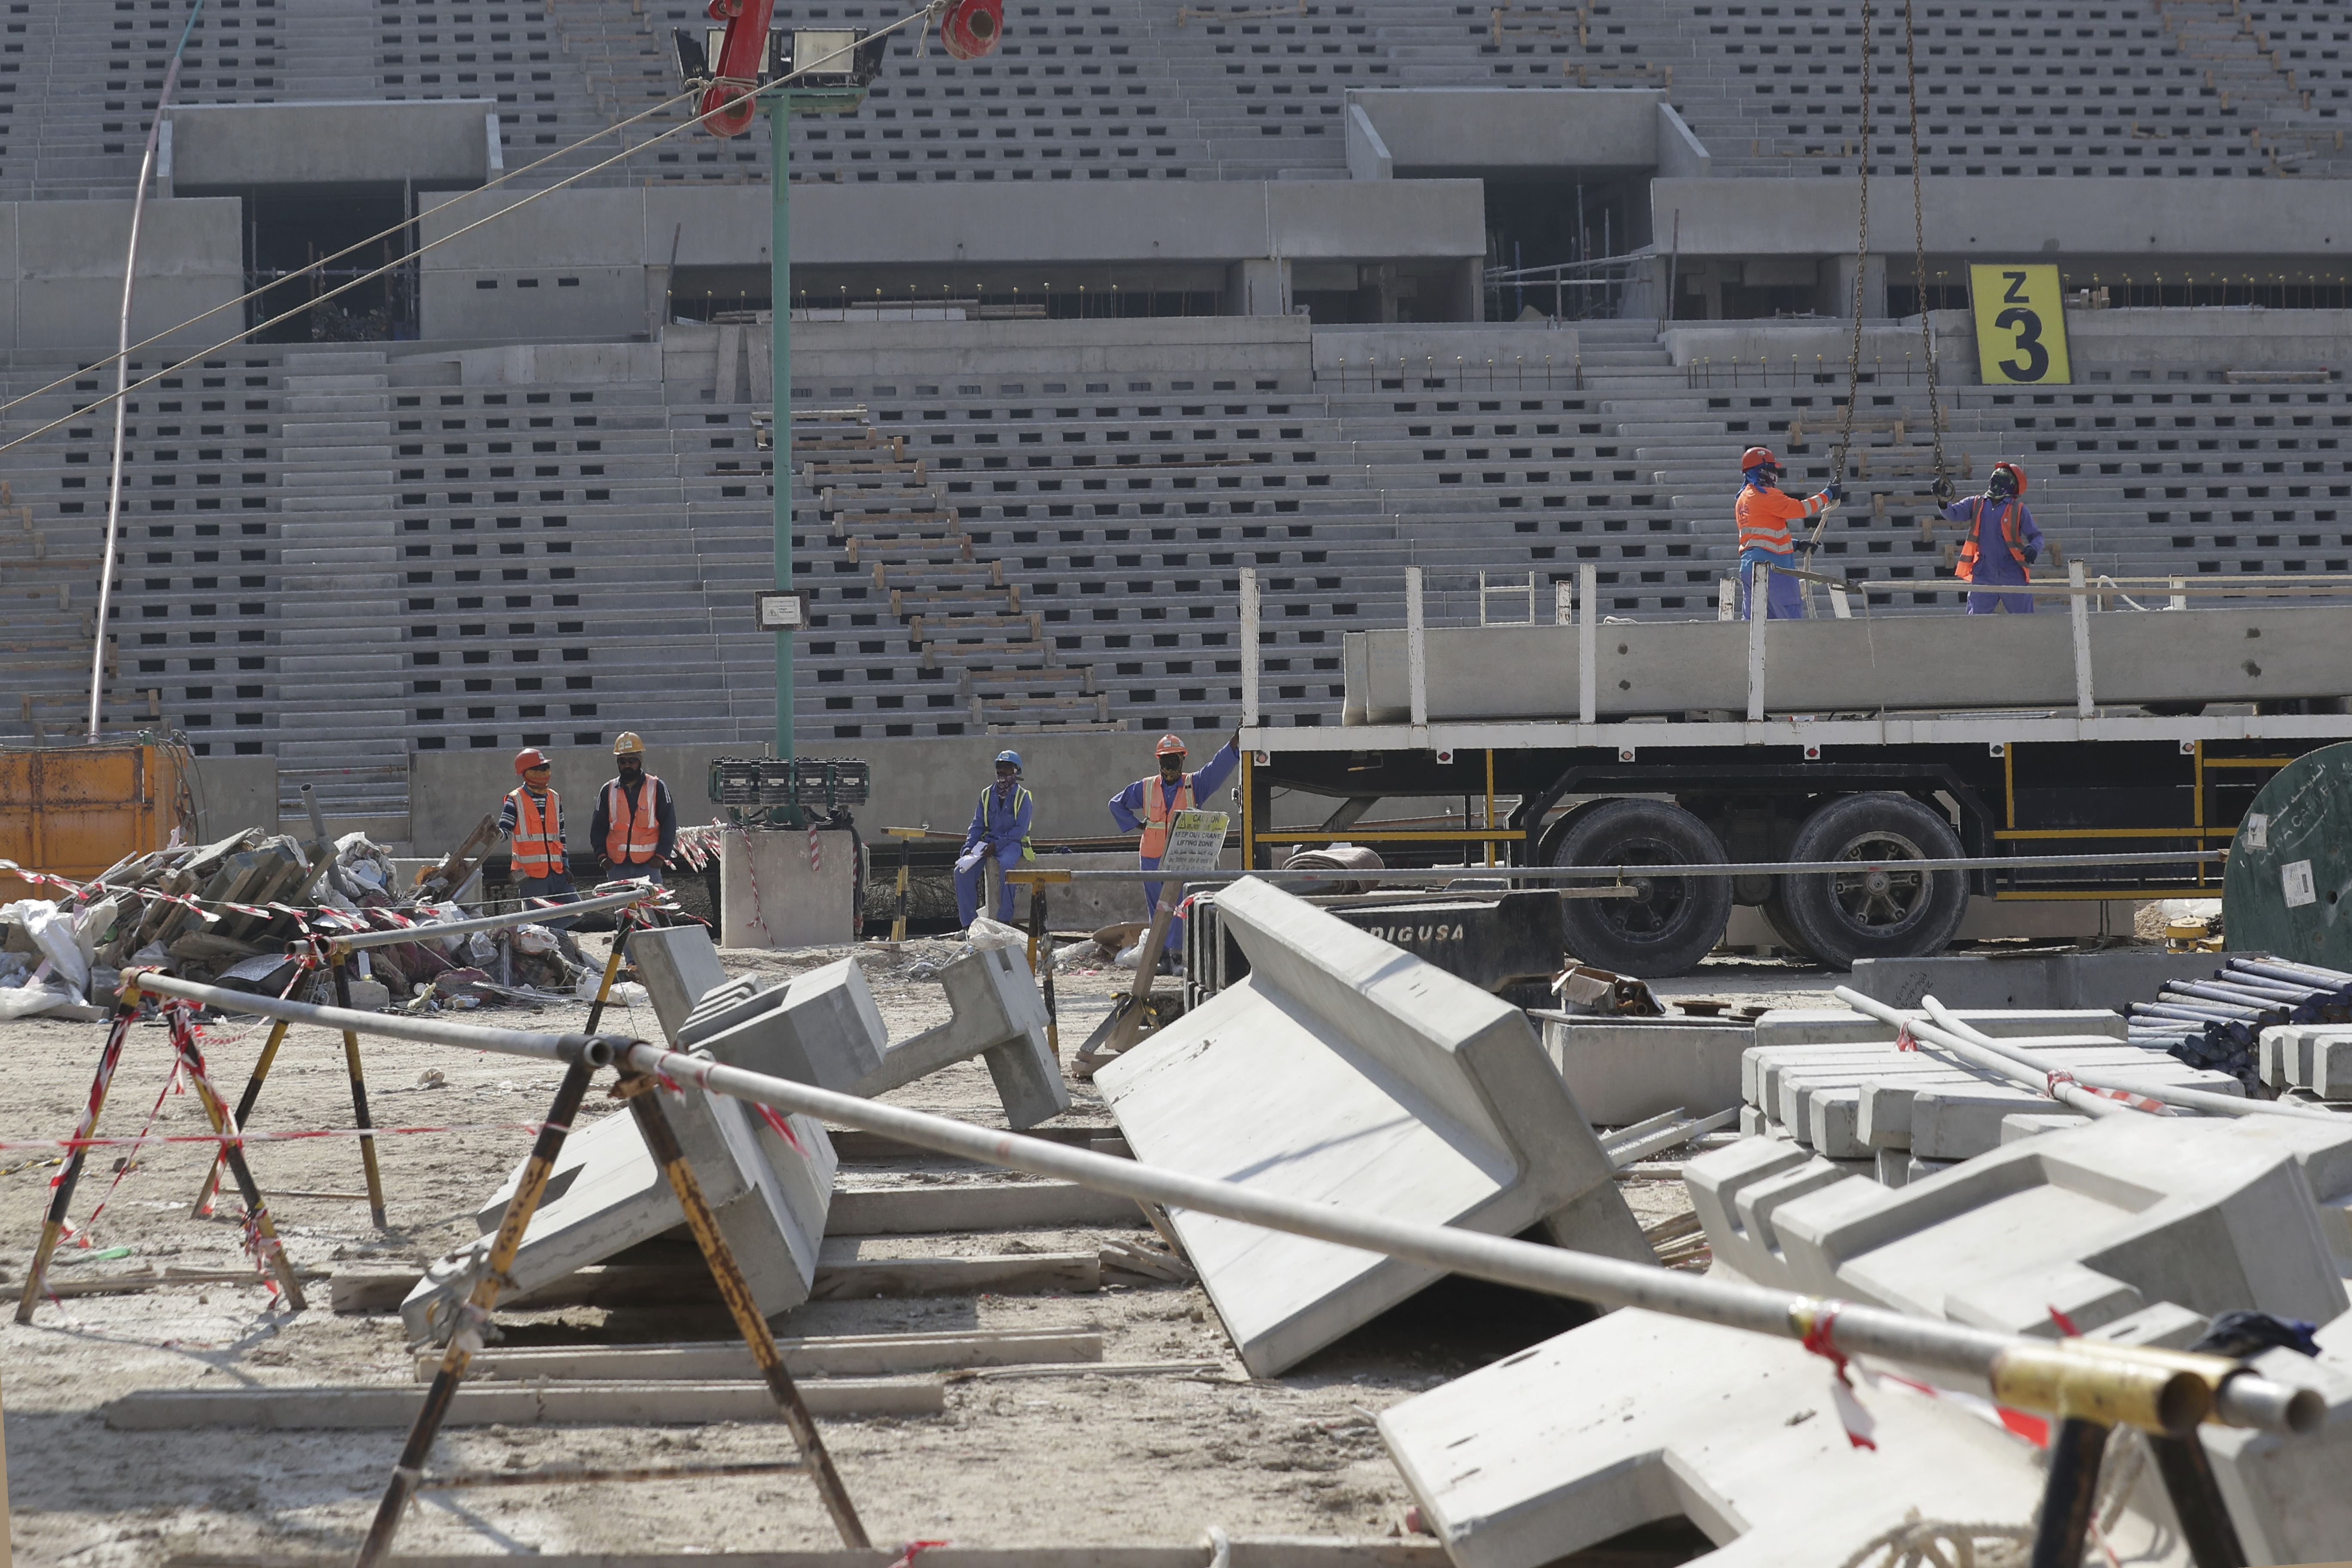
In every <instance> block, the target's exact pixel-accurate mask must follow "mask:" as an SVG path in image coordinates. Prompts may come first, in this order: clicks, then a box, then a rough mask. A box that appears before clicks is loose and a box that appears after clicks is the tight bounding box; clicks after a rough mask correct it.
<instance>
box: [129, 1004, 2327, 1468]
mask: <svg viewBox="0 0 2352 1568" xmlns="http://www.w3.org/2000/svg"><path fill="white" fill-rule="evenodd" d="M138 979H139V983H140V985H141V987H142V989H150V990H153V991H155V992H156V993H157V994H163V995H173V996H185V997H187V998H189V999H190V1000H192V1001H198V1002H210V1003H215V1004H224V1003H226V1004H230V1005H247V1004H249V1005H251V1007H252V1008H253V1010H255V1011H257V1012H259V1013H261V1014H262V1015H263V1016H289V1017H291V1018H293V1020H294V1021H295V1022H298V1023H319V1024H323V1025H325V1026H330V1027H341V1026H342V1024H343V1022H344V1021H345V1020H346V1019H350V1020H352V1021H354V1024H355V1026H357V1027H359V1028H361V1029H363V1030H373V1031H375V1032H377V1033H382V1034H388V1035H394V1036H395V1037H402V1038H410V1039H421V1040H425V1041H428V1042H429V1043H432V1044H436V1045H447V1046H454V1047H459V1048H462V1049H468V1050H491V1051H499V1052H501V1053H503V1054H506V1055H510V1056H522V1057H530V1058H538V1059H541V1060H559V1059H565V1056H564V1053H565V1052H566V1051H567V1050H568V1051H571V1052H575V1053H576V1052H578V1051H580V1050H582V1049H586V1048H598V1049H602V1048H606V1047H609V1045H610V1043H611V1042H609V1041H608V1040H605V1039H591V1038H589V1037H583V1036H578V1035H566V1036H553V1035H537V1034H530V1033H527V1032H525V1031H521V1030H513V1029H489V1028H483V1027H480V1026H474V1025H467V1024H446V1023H437V1022H429V1021H425V1020H420V1019H402V1018H398V1017H395V1016H390V1015H377V1014H345V1013H341V1012H340V1011H339V1010H337V1009H335V1008H331V1007H312V1006H310V1005H305V1004H301V1003H291V1002H280V1001H278V1000H276V999H274V998H270V997H247V996H246V995H244V994H243V993H240V992H228V991H222V990H220V989H219V988H218V987H216V986H211V985H199V984H194V983H193V982H189V981H184V980H174V979H172V978H170V977H169V976H164V975H152V974H141V975H139V976H138ZM615 1059H616V1061H617V1062H618V1064H619V1065H621V1066H622V1067H624V1068H626V1069H627V1070H630V1071H633V1072H639V1073H656V1074H660V1075H664V1076H667V1077H668V1078H670V1079H673V1080H676V1081H677V1082H681V1083H693V1084H695V1085H697V1086H698V1087H700V1088H702V1089H708V1090H709V1091H711V1092H713V1093H719V1094H725V1095H729V1096H731V1097H732V1098H734V1099H737V1100H747V1101H749V1102H751V1103H752V1104H756V1105H766V1106H770V1107H772V1108H773V1109H775V1110H783V1111H788V1112H803V1113H805V1114H808V1115H811V1116H818V1117H822V1118H824V1119H825V1120H826V1121H831V1122H833V1123H835V1124H836V1125H840V1126H845V1127H853V1128H857V1129H859V1130H862V1131H869V1132H878V1133H880V1134H882V1135H884V1136H885V1137H888V1138H893V1139H896V1140H898V1142H902V1143H910V1144H913V1145H914V1146H915V1147H917V1148H920V1149H929V1150H931V1151H933V1152H937V1153H942V1154H951V1155H956V1156H959V1157H961V1158H964V1159H969V1160H976V1161H979V1162H981V1163H984V1164H990V1165H998V1166H1002V1167H1003V1168H1005V1169H1008V1170H1015V1171H1026V1172H1029V1173H1032V1174H1034V1175H1041V1176H1054V1177H1059V1178H1061V1179H1063V1180H1066V1181H1074V1182H1077V1183H1079V1184H1082V1185H1085V1186H1087V1187H1091V1188H1093V1189H1095V1190H1097V1191H1098V1192H1109V1193H1118V1194H1121V1195H1122V1196H1126V1197H1131V1198H1137V1199H1140V1200H1143V1201H1145V1202H1150V1203H1155V1204H1160V1205H1174V1206H1176V1207H1181V1208H1190V1209H1197V1210H1199V1211H1200V1212H1202V1213H1203V1214H1213V1215H1223V1216H1224V1217H1225V1218H1228V1219H1234V1220H1239V1221H1241V1222H1242V1223H1244V1224H1246V1225H1257V1226H1265V1228H1267V1229H1270V1230H1280V1231H1286V1232H1289V1233H1291V1234H1293V1235H1297V1236H1306V1237H1315V1238H1316V1239H1318V1240H1322V1241H1329V1242H1333V1243H1336V1244H1338V1245H1339V1246H1342V1247H1359V1248H1361V1249H1364V1250H1366V1251H1371V1252H1380V1253H1385V1254H1387V1255H1389V1256H1391V1257H1395V1258H1405V1259H1408V1260H1410V1261H1412V1262H1416V1263H1424V1264H1427V1265H1429V1266H1430V1267H1432V1268H1442V1269H1445V1270H1447V1271H1448V1272H1453V1273H1462V1274H1469V1275H1473V1276H1475V1277H1477V1278H1479V1279H1492V1280H1496V1281H1497V1282H1499V1283H1502V1284H1507V1285H1517V1286H1520V1287H1522V1288H1524V1289H1532V1290H1540V1291H1543V1292H1545V1293H1547V1294H1549V1295H1556V1296H1567V1297H1571V1298H1574V1299H1576V1300H1585V1301H1591V1302H1595V1303H1597V1304H1600V1305H1602V1306H1611V1307H1641V1308H1644V1309H1646V1310H1652V1311H1659V1312H1666V1313H1671V1314H1673V1315H1675V1316H1677V1317H1685V1318H1691V1319H1695V1320H1696V1321H1702V1322H1711V1323H1718V1324H1721V1325H1723V1326H1725V1327H1727V1328H1738V1329H1745V1330H1748V1331H1751V1332H1757V1333H1767V1334H1772V1335H1776V1336H1778V1337H1780V1338H1782V1339H1799V1340H1801V1339H1804V1338H1807V1337H1808V1336H1809V1335H1813V1334H1815V1333H1816V1332H1818V1335H1819V1337H1820V1338H1821V1339H1822V1341H1823V1342H1829V1343H1833V1344H1834V1345H1836V1347H1837V1348H1839V1349H1841V1350H1843V1351H1845V1352H1848V1353H1850V1354H1851V1353H1861V1354H1869V1355H1879V1356H1886V1357H1890V1358H1893V1359H1895V1360H1898V1361H1905V1362H1909V1363H1914V1364H1916V1365H1919V1366H1927V1367H1935V1368H1939V1369H1942V1370H1946V1371H1950V1372H1956V1373H1964V1374H1968V1375H1972V1376H1978V1377H1984V1378H1987V1379H1988V1380H1989V1381H1990V1383H1991V1384H1992V1387H1993V1391H1994V1395H1995V1397H1996V1398H1999V1399H2000V1400H2001V1401H2002V1402H2003V1403H2005V1404H2012V1405H2018V1407H2020V1408H2023V1409H2032V1410H2039V1411H2043V1412H2046V1413H2050V1414H2057V1413H2058V1408H2059V1407H2058V1405H2057V1404H2056V1403H2054V1402H2055V1401H2057V1400H2059V1399H2060V1398H2061V1397H2062V1396H2063V1397H2064V1398H2066V1399H2070V1400H2074V1401H2076V1402H2078V1403H2079V1402H2080V1401H2083V1400H2086V1399H2091V1398H2093V1397H2094V1396H2097V1397H2100V1398H2104V1399H2106V1400H2108V1401H2110V1402H2111V1407H2112V1408H2113V1409H2114V1410H2116V1411H2117V1412H2119V1414H2117V1415H2116V1417H2115V1418H2116V1419H2121V1420H2128V1421H2130V1422H2132V1424H2134V1425H2136V1426H2148V1427H2150V1428H2152V1429H2160V1430H2178V1429H2180V1428H2182V1427H2184V1426H2187V1425H2189V1424H2190V1423H2192V1422H2194V1421H2195V1420H2197V1419H2198V1418H2200V1415H2202V1414H2203V1412H2204V1411H2205V1410H2206V1408H2207V1407H2208V1406H2209V1405H2210V1409H2211V1410H2212V1411H2214V1412H2216V1413H2218V1414H2219V1415H2221V1419H2222V1420H2224V1421H2225V1422H2226V1423H2227V1424H2229V1425H2232V1426H2258V1427H2261V1428H2263V1429H2264V1430H2269V1431H2281V1432H2286V1431H2293V1432H2307V1431H2310V1430H2312V1429H2314V1428H2315V1427H2316V1426H2317V1425H2318V1424H2319V1422H2320V1420H2321V1419H2322V1417H2323V1416H2324V1415H2326V1401H2325V1399H2323V1398H2322V1397H2321V1396H2320V1394H2318V1393H2317V1392H2316V1391H2315V1390H2312V1389H2294V1388H2288V1387H2285V1386H2284V1385H2282V1384H2275V1383H2273V1382H2271V1381H2270V1380H2269V1379H2267V1378H2263V1377H2260V1376H2257V1375H2255V1374H2253V1373H2246V1372H2243V1371H2242V1368H2241V1365H2240V1363H2236V1362H2233V1361H2230V1360H2228V1359H2226V1358H2221V1357H2193V1356H2189V1357H2184V1352H2165V1357H2166V1359H2164V1360H2163V1361H2161V1362H2160V1363H2158V1361H2157V1360H2156V1359H2155V1357H2154V1355H2153V1354H2152V1353H2147V1354H2144V1353H2143V1352H2140V1351H2138V1350H2137V1347H2126V1346H2116V1347H2113V1348H2112V1349H2109V1350H2105V1351H2102V1352H2101V1353H2100V1355H2099V1356H2097V1357H2092V1356H2089V1355H2087V1354H2085V1353H2084V1352H2079V1351H2076V1350H2075V1349H2074V1348H2073V1346H2072V1345H2071V1344H2052V1343H2050V1342H2046V1341H2035V1340H2027V1339H2022V1338H2011V1337H2010V1336H2007V1335H2003V1334H1997V1333H1992V1332H1990V1331H1985V1330H1981V1329H1973V1328H1969V1327H1967V1326H1965V1325H1962V1324H1958V1323H1947V1322H1937V1321H1930V1320H1927V1319H1922V1318H1913V1317H1909V1316H1906V1315H1905V1314H1903V1313H1900V1312H1893V1311H1888V1310H1885V1309H1883V1308H1877V1307H1869V1306H1863V1305H1860V1304H1854V1303H1843V1302H1840V1303H1830V1302H1826V1301H1822V1300H1815V1299H1813V1298H1810V1297H1805V1296H1800V1295H1792V1294H1790V1293H1789V1292H1787V1291H1782V1290H1770V1289H1763V1288H1761V1287H1759V1286H1754V1285H1738V1284H1732V1283H1729V1282H1727V1281H1724V1280H1718V1279H1704V1278H1701V1277H1697V1276H1693V1275H1686V1274H1679V1273H1676V1272H1675V1271H1673V1270H1670V1269H1664V1268H1656V1267H1654V1266H1646V1265H1643V1264H1637V1263H1626V1262H1621V1261H1619V1260H1617V1259H1614V1258H1600V1257H1595V1256H1591V1255H1590V1254H1585V1253H1579V1252H1573V1251H1570V1250H1569V1249H1567V1248H1564V1247H1544V1246H1538V1245H1537V1244H1535V1243H1532V1242H1522V1241H1516V1240H1513V1239H1511V1238H1509V1237H1498V1236H1482V1235H1478V1234H1476V1233H1475V1232H1471V1231H1465V1230H1459V1229H1455V1228H1454V1227H1452V1226H1433V1225H1423V1224H1420V1223H1417V1222H1414V1221H1411V1220H1399V1219H1391V1218H1389V1217H1388V1216H1386V1215H1377V1214H1370V1213H1366V1212H1364V1211H1361V1210H1355V1209H1347V1208H1341V1207H1339V1206H1337V1205H1330V1204H1319V1203H1309V1202H1307V1201H1304V1200H1301V1199H1297V1198H1288V1197H1281V1196H1277V1195H1276V1194H1268V1193H1256V1192H1252V1191H1250V1190H1249V1189H1248V1188H1246V1187H1242V1186H1238V1185H1236V1184H1232V1183H1229V1182H1221V1181H1215V1180H1212V1179H1209V1178H1205V1177H1201V1176H1193V1175H1189V1174H1186V1173H1183V1172H1181V1171H1171V1170H1167V1169H1164V1168H1162V1167H1159V1166H1154V1165H1147V1164H1144V1163H1140V1162H1138V1161H1135V1160H1125V1159H1117V1158H1114V1157H1112V1156H1110V1155H1107V1154H1096V1153H1093V1152H1088V1151H1086V1150H1082V1149H1076V1148H1070V1147H1066V1146H1065V1145H1062V1144H1058V1143H1052V1142H1046V1141H1045V1140H1043V1139H1036V1138H1025V1137H1023V1136H1021V1135H1020V1134H1018V1133H1012V1132H1003V1131H994V1130H992V1129H989V1128H984V1127H974V1126H971V1125H970V1124H968V1123H965V1122H961V1121H953V1120H951V1119H950V1118H947V1117H944V1116H932V1115H929V1114H927V1113H925V1112H922V1111H918V1110H903V1109H901V1108H899V1107H898V1106H893V1105H885V1104H880V1103H877V1102H876V1101H873V1100H861V1099H858V1098H857V1097H856V1096H855V1095H847V1094H838V1093H835V1092H833V1091H831V1090H828V1089H817V1088H814V1087H812V1086H810V1085H808V1084H802V1083H793V1082H791V1081H789V1080H787V1079H777V1078H770V1077H767V1076H765V1075H763V1074H761V1073H755V1072H748V1071H745V1070H744V1069H742V1068H730V1067H722V1066H720V1065H719V1063H717V1062H714V1061H711V1060H710V1059H709V1058H705V1057H694V1056H688V1055H685V1054H682V1053H680V1052H677V1051H672V1050H667V1049H665V1048H662V1047H657V1046H652V1045H646V1044H643V1043H637V1044H632V1045H628V1046H626V1047H624V1048H623V1049H622V1050H621V1052H620V1053H619V1055H618V1056H617V1058H615ZM2134 1358H2137V1360H2138V1362H2139V1363H2144V1364H2145V1366H2146V1367H2148V1368H2154V1367H2157V1366H2159V1365H2160V1366H2161V1367H2162V1368H2163V1369H2164V1370H2165V1371H2166V1372H2167V1373H2170V1374H2171V1375H2169V1376H2167V1377H2161V1378H2159V1377H2157V1376H2155V1375H2154V1373H2153V1372H2150V1371H2142V1372H2140V1373H2136V1374H2134V1375H2132V1376H2127V1377H2124V1378H2121V1379H2117V1378H2116V1377H2115V1376H2113V1375H2112V1373H2113V1370H2114V1369H2113V1365H2112V1363H2115V1362H2116V1361H2117V1360H2123V1361H2133V1360H2134ZM2092 1363H2109V1364H2108V1365H2106V1366H2104V1367H2102V1366H2098V1365H2095V1364H2092ZM2192 1369H2197V1370H2192ZM2214 1381H2219V1382H2220V1384H2221V1388H2222V1391H2223V1392H2222V1394H2218V1395H2217V1394H2211V1393H2210V1388H2211V1386H2212V1384H2213V1382H2214ZM2192 1388H2193V1391H2192ZM2070 1407H2072V1406H2070Z"/></svg>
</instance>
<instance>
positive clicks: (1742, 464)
mask: <svg viewBox="0 0 2352 1568" xmlns="http://www.w3.org/2000/svg"><path fill="white" fill-rule="evenodd" d="M1759 463H1769V464H1771V465H1772V466H1773V467H1774V468H1779V467H1780V458H1776V457H1774V456H1773V455H1772V449H1771V448H1770V447H1748V450H1746V451H1745V452H1742V453H1740V454H1739V468H1740V471H1741V472H1742V473H1745V472H1747V471H1748V469H1749V468H1754V467H1755V466H1756V465H1757V464H1759Z"/></svg>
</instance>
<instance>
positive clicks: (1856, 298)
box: [1807, 0, 1918, 556]
mask: <svg viewBox="0 0 2352 1568" xmlns="http://www.w3.org/2000/svg"><path fill="white" fill-rule="evenodd" d="M1906 3H1907V0H1906ZM1874 8H1875V7H1874V5H1873V0H1863V6H1862V142H1861V146H1862V196H1861V200H1860V202H1859V203H1858V204H1857V205H1859V207H1860V209H1861V212H1860V216H1859V220H1858V221H1857V223H1856V225H1855V231H1854V238H1853V307H1852V308H1853V347H1852V348H1851V349H1849V350H1848V351H1847V353H1846V361H1845V417H1844V419H1843V421H1841V422H1840V424H1839V426H1838V446H1837V462H1836V465H1835V466H1834V467H1833V468H1832V470H1831V475H1830V477H1831V478H1832V479H1835V480H1836V481H1837V482H1838V483H1840V484H1843V483H1844V482H1845V459H1846V452H1847V450H1848V449H1849V448H1851V447H1853V407H1854V405H1855V404H1856V403H1859V402H1860V401H1861V397H1860V395H1859V394H1860V392H1861V390H1862V307H1863V301H1864V298H1865V296H1866V294H1867V284H1868V282H1869V278H1870V92H1871V85H1872V83H1871V75H1872V69H1871V66H1872V62H1871V50H1872V47H1874V46H1873V40H1872V38H1871V31H1870V20H1871V13H1872V12H1873V10H1874ZM1912 168H1913V169H1914V171H1915V172H1916V169H1917V168H1918V164H1917V163H1916V162H1915V163H1913V164H1912ZM1814 536H1815V538H1816V539H1818V538H1819V537H1820V531H1819V530H1815V531H1814ZM1807 554H1808V556H1810V555H1811V551H1810V550H1809V551H1808V552H1807Z"/></svg>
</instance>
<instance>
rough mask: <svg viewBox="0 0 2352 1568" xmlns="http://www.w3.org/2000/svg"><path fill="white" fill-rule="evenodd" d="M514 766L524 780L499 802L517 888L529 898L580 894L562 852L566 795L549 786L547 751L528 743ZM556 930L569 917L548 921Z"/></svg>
mask: <svg viewBox="0 0 2352 1568" xmlns="http://www.w3.org/2000/svg"><path fill="white" fill-rule="evenodd" d="M514 768H515V772H516V773H520V774H521V775H522V783H520V784H517V785H516V786H515V787H514V788H513V789H512V790H510V791H509V792H508V794H507V797H506V799H505V800H503V801H501V802H499V837H501V838H503V839H505V840H507V843H508V846H509V850H508V854H509V861H510V864H511V867H512V870H513V876H514V884H515V891H516V892H517V893H518V894H519V895H520V896H521V897H523V898H526V899H561V900H563V901H564V902H566V903H569V902H571V901H572V899H573V898H575V897H576V896H577V894H576V893H575V892H574V890H573V889H572V870H571V863H570V860H569V859H568V858H567V857H566V856H565V855H564V852H563V798H562V796H561V795H557V794H556V793H555V791H554V790H552V789H551V788H549V787H548V783H547V781H548V777H549V773H550V768H549V764H548V761H547V753H546V752H542V751H541V750H540V749H539V748H538V747H536V746H525V747H524V748H523V749H522V750H521V751H520V752H516V753H515V760H514ZM546 924H547V926H548V928H549V929H550V930H552V931H568V930H570V929H571V926H572V922H571V921H568V920H562V921H547V922H546Z"/></svg>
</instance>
